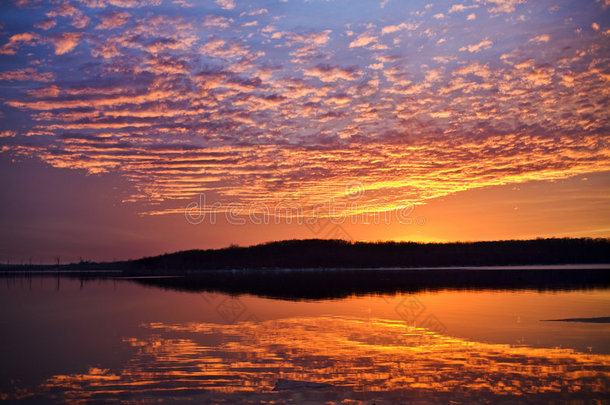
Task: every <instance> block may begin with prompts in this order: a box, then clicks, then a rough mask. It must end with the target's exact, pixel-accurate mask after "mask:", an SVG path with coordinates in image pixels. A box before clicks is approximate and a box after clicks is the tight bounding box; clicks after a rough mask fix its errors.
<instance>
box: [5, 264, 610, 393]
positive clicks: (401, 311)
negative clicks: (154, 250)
mask: <svg viewBox="0 0 610 405" xmlns="http://www.w3.org/2000/svg"><path fill="white" fill-rule="evenodd" d="M0 291H1V292H0V328H1V330H2V333H0V343H1V344H0V359H2V360H1V362H2V367H1V368H0V398H1V399H2V400H4V401H7V402H9V403H68V404H71V403H74V404H76V403H78V404H93V403H95V404H98V403H117V402H122V403H126V404H149V403H163V404H166V403H169V404H173V403H179V404H181V403H224V404H232V403H275V404H284V403H294V404H318V403H328V404H339V403H341V404H376V405H379V404H396V403H409V404H412V403H414V404H417V403H422V404H424V403H426V404H427V403H433V404H435V403H439V404H441V403H442V404H444V403H448V402H449V401H453V402H452V403H464V404H466V403H490V402H491V403H497V402H502V401H506V402H507V403H538V402H547V403H548V402H555V403H570V404H572V403H573V404H581V403H608V401H610V387H609V382H610V323H607V322H583V319H582V318H589V319H590V318H602V317H608V316H609V315H610V289H608V288H607V287H603V288H587V289H577V290H565V289H563V290H550V291H537V290H534V289H517V290H508V289H506V290H501V289H494V290H491V289H485V290H476V291H475V290H468V289H461V290H452V289H440V290H434V291H418V292H411V293H407V292H397V293H389V294H369V295H359V296H355V295H352V296H348V297H344V298H329V299H301V300H286V299H277V298H275V299H274V298H264V297H259V296H254V295H248V294H243V295H230V294H225V293H220V292H209V291H208V292H196V291H193V292H187V291H178V290H175V289H170V288H160V287H159V286H158V285H149V284H146V283H143V282H142V280H138V279H123V278H113V279H111V278H107V279H88V280H80V279H78V278H71V277H66V276H61V277H6V278H0ZM574 318H577V319H578V321H571V322H567V321H557V320H558V319H574ZM598 321H599V320H598ZM602 321H603V320H602ZM605 321H607V320H605Z"/></svg>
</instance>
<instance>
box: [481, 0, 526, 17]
mask: <svg viewBox="0 0 610 405" xmlns="http://www.w3.org/2000/svg"><path fill="white" fill-rule="evenodd" d="M525 1H526V0H477V2H478V3H483V4H485V5H488V6H489V8H488V11H489V13H490V14H500V13H512V12H513V11H515V9H516V8H517V6H518V5H520V4H524V3H525Z"/></svg>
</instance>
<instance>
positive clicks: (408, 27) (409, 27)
mask: <svg viewBox="0 0 610 405" xmlns="http://www.w3.org/2000/svg"><path fill="white" fill-rule="evenodd" d="M418 27H419V24H414V23H400V24H398V25H387V26H385V27H383V28H382V29H381V35H387V34H392V33H394V32H397V31H402V30H405V31H413V30H416V29H417V28H418Z"/></svg>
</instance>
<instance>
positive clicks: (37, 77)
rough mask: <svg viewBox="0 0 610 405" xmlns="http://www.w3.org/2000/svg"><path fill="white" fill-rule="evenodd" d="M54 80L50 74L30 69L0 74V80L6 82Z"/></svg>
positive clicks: (53, 75) (53, 76)
mask: <svg viewBox="0 0 610 405" xmlns="http://www.w3.org/2000/svg"><path fill="white" fill-rule="evenodd" d="M54 79H55V74H53V73H52V72H44V73H40V72H38V71H37V70H36V69H34V68H31V67H30V68H24V69H18V70H7V71H4V72H0V80H7V81H32V82H52V81H53V80H54Z"/></svg>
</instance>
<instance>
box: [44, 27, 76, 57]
mask: <svg viewBox="0 0 610 405" xmlns="http://www.w3.org/2000/svg"><path fill="white" fill-rule="evenodd" d="M82 37H83V33H82V32H65V33H63V34H60V35H54V36H51V37H49V40H50V41H51V43H53V46H54V47H55V55H64V54H66V53H68V52H70V51H72V50H73V49H74V48H76V47H77V46H78V44H79V42H80V40H81V38H82Z"/></svg>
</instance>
